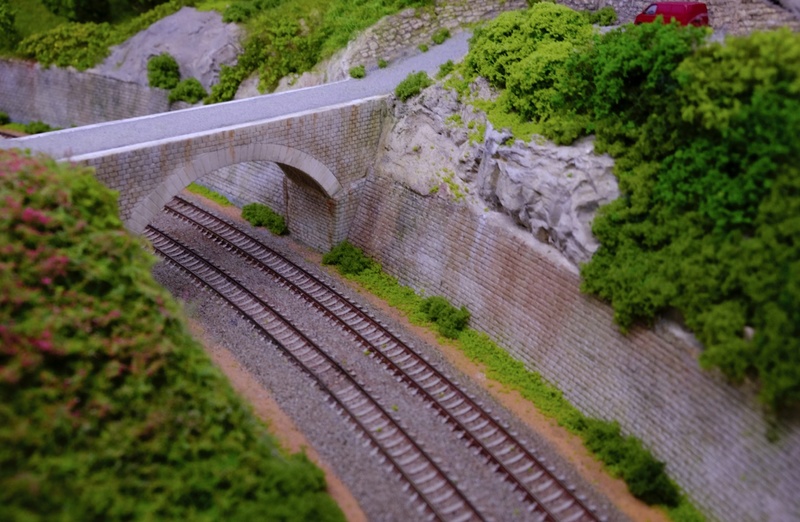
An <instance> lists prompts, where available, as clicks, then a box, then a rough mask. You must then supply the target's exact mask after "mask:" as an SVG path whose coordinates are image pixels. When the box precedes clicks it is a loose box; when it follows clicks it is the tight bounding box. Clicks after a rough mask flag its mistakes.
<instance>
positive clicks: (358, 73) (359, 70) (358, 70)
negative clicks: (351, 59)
mask: <svg viewBox="0 0 800 522" xmlns="http://www.w3.org/2000/svg"><path fill="white" fill-rule="evenodd" d="M366 75H367V70H366V69H365V68H364V66H363V65H356V66H355V67H351V68H350V77H351V78H355V79H356V80H360V79H361V78H364V77H365V76H366Z"/></svg>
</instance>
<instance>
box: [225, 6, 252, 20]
mask: <svg viewBox="0 0 800 522" xmlns="http://www.w3.org/2000/svg"><path fill="white" fill-rule="evenodd" d="M251 16H253V6H251V5H249V4H231V5H229V6H228V7H226V8H225V11H223V13H222V21H223V22H225V23H226V24H229V23H237V24H239V23H242V22H246V21H247V20H249V19H250V17H251Z"/></svg>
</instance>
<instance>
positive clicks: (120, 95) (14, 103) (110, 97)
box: [0, 59, 187, 128]
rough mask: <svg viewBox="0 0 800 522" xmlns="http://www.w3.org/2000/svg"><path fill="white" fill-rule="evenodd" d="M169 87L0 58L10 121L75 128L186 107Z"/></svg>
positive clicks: (0, 90) (2, 104) (1, 106)
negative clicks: (172, 101) (171, 100)
mask: <svg viewBox="0 0 800 522" xmlns="http://www.w3.org/2000/svg"><path fill="white" fill-rule="evenodd" d="M168 94H169V93H168V91H165V90H163V89H153V88H151V87H144V86H142V85H137V84H135V83H127V82H123V81H120V80H115V79H113V78H107V77H105V76H98V75H96V74H91V73H86V72H80V71H76V70H75V69H72V68H69V69H60V68H58V67H49V68H43V67H41V66H40V65H39V64H37V63H33V62H26V61H21V60H7V59H0V111H2V112H5V113H6V114H8V115H9V117H10V118H11V120H12V121H17V122H25V123H27V122H30V121H43V122H45V123H47V124H49V125H52V126H54V127H62V128H67V127H77V126H81V125H90V124H93V123H101V122H104V121H113V120H121V119H125V118H133V117H136V116H145V115H147V114H156V113H159V112H167V111H169V110H170V109H178V108H183V107H187V105H186V104H185V103H176V104H173V105H172V106H170V103H169V101H168V100H167V96H168Z"/></svg>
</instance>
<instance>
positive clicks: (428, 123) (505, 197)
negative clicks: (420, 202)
mask: <svg viewBox="0 0 800 522" xmlns="http://www.w3.org/2000/svg"><path fill="white" fill-rule="evenodd" d="M483 88H485V86H483ZM395 122H396V123H395V125H394V127H393V128H392V130H391V132H390V133H388V135H387V136H386V138H385V140H384V147H383V151H384V152H383V154H382V155H381V157H380V158H379V162H378V165H377V166H376V169H377V170H378V171H379V172H380V173H381V174H382V175H385V176H389V177H391V178H392V179H393V180H395V181H396V182H399V183H401V184H403V185H405V186H406V187H408V188H410V189H411V190H413V191H414V192H416V193H418V194H421V195H428V194H432V193H435V192H436V193H438V192H441V193H449V194H450V195H451V196H454V197H456V198H459V199H460V198H464V197H467V198H470V199H473V200H476V199H477V197H478V196H480V199H481V200H482V201H481V205H483V206H485V207H487V208H491V209H492V210H497V211H500V212H502V213H504V214H506V215H508V216H510V217H511V218H513V219H514V221H515V222H516V223H517V224H518V225H520V226H522V227H524V228H525V229H527V230H529V231H530V232H531V233H532V234H533V235H534V236H535V237H536V238H537V239H539V240H540V241H543V242H545V243H548V244H551V245H553V246H554V247H556V248H557V249H558V250H559V251H560V252H561V253H562V254H563V255H564V256H565V257H566V258H567V259H568V260H569V261H570V262H571V263H572V264H574V265H576V266H577V265H579V264H580V263H582V262H585V261H588V260H589V259H590V258H591V256H592V254H593V253H594V251H595V250H597V247H598V246H599V244H598V242H597V240H596V239H595V238H594V236H593V235H592V230H591V224H592V219H593V218H594V215H595V212H596V211H597V209H598V208H599V207H600V206H601V205H603V204H605V203H608V202H610V201H612V200H614V199H615V198H616V197H617V196H618V195H619V191H618V188H617V181H616V178H615V177H614V175H613V173H612V172H611V169H612V167H613V160H612V159H611V158H610V157H608V156H607V155H602V156H598V155H595V154H594V153H593V142H592V140H591V139H584V140H581V141H578V142H576V143H575V144H574V145H572V146H568V147H558V146H555V145H553V144H552V143H549V142H544V141H542V142H541V143H539V142H537V141H532V142H531V143H521V142H515V143H514V144H512V145H503V143H504V141H506V139H507V138H509V137H510V136H509V135H508V134H504V133H502V132H497V131H494V130H492V129H491V126H488V127H487V125H488V124H487V123H486V120H485V117H484V116H483V115H482V114H478V113H475V112H473V111H472V109H471V108H470V107H469V106H466V105H464V104H461V103H460V102H459V101H458V100H457V98H456V95H455V93H453V92H452V91H449V90H447V89H444V88H443V87H441V86H440V85H436V86H434V87H431V88H429V89H426V90H425V91H424V92H423V94H422V95H420V96H419V97H417V98H415V99H413V100H411V101H410V102H409V103H407V104H398V105H397V106H396V108H395ZM483 128H488V129H489V130H488V131H486V132H484V133H481V132H480V130H481V129H483ZM512 141H513V140H512Z"/></svg>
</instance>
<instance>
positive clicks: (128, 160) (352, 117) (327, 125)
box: [0, 96, 388, 250]
mask: <svg viewBox="0 0 800 522" xmlns="http://www.w3.org/2000/svg"><path fill="white" fill-rule="evenodd" d="M201 109H202V108H201ZM217 110H219V109H217ZM180 112H186V113H191V112H192V110H191V109H190V110H189V111H180ZM180 112H173V113H166V114H162V115H155V116H145V117H142V118H135V119H133V120H126V121H123V122H112V126H111V127H109V124H99V125H93V126H87V127H78V128H75V129H68V130H66V131H62V132H57V133H53V137H56V138H58V136H56V135H64V136H66V137H64V136H62V137H60V140H59V142H58V143H60V145H58V144H53V143H50V142H48V141H47V140H48V139H52V138H51V137H49V136H48V135H42V136H41V137H37V136H31V137H29V138H24V139H20V140H7V141H5V140H4V142H2V143H1V144H0V147H2V148H8V147H13V146H18V147H21V148H30V149H32V150H34V151H41V152H46V153H48V154H50V155H52V156H54V157H55V158H56V159H61V160H70V161H72V162H73V163H77V164H83V165H88V166H92V167H94V168H95V170H96V176H97V178H98V179H99V180H100V181H101V182H102V183H103V184H105V185H106V186H108V187H109V188H111V189H114V190H116V191H118V192H119V208H120V217H121V218H122V220H123V222H124V223H125V224H126V226H127V227H128V229H130V230H131V231H132V232H134V233H140V232H142V231H143V230H144V228H145V227H146V226H147V224H148V223H149V222H150V221H151V220H152V219H153V218H154V217H155V216H156V215H157V214H158V213H159V212H160V211H161V209H162V208H163V207H164V205H165V203H167V202H168V201H169V200H170V199H171V198H172V197H173V196H175V195H176V194H178V193H179V192H180V191H181V190H183V189H184V188H185V187H186V186H187V185H189V184H190V183H192V182H193V181H196V180H199V179H201V178H203V177H204V176H206V175H208V174H210V173H212V172H214V171H216V170H218V169H222V168H225V167H230V166H233V165H237V164H242V163H248V162H274V163H275V164H277V165H278V166H279V167H280V169H281V171H283V173H284V174H285V182H284V192H285V194H284V196H285V211H286V216H285V217H286V220H287V224H288V226H289V229H290V231H291V233H292V235H293V236H294V237H295V238H296V239H298V240H300V241H302V242H303V243H305V244H307V245H309V246H311V247H313V248H316V249H318V250H327V249H329V248H330V247H331V246H333V245H334V244H336V243H338V242H339V241H342V240H343V239H345V238H346V237H347V231H348V229H349V225H350V222H351V221H352V218H353V216H354V214H355V211H356V209H357V205H358V189H359V185H360V183H359V182H360V180H362V179H363V178H364V177H365V176H366V174H367V172H368V169H369V168H370V166H371V165H372V163H373V161H374V159H375V156H376V154H377V150H378V144H379V142H380V137H381V132H382V128H383V123H384V121H385V120H386V116H387V114H388V112H387V104H386V97H385V96H377V97H372V98H367V99H362V100H358V101H355V102H350V103H343V104H339V105H334V106H329V107H323V108H318V109H314V110H309V111H305V112H299V113H293V114H289V115H282V116H276V117H272V118H268V119H263V120H258V121H250V122H247V123H240V124H233V125H228V126H222V127H216V128H209V129H206V130H200V131H197V132H189V133H183V132H181V131H180V128H181V125H183V123H180V122H179V119H178V118H180V117H184V118H186V117H187V115H183V116H179V115H180ZM189 116H192V117H193V118H195V119H198V122H199V123H198V125H197V127H200V128H202V127H203V126H204V125H205V126H207V124H204V121H203V120H206V118H205V116H204V113H203V111H199V112H198V113H197V114H194V115H191V114H189ZM173 123H174V124H175V127H177V130H170V127H172V124H173ZM120 125H122V128H120V127H119V126H120ZM137 125H138V126H140V127H143V128H148V127H150V128H149V129H148V130H146V132H145V135H144V136H142V137H139V136H137V135H136V134H137ZM159 127H166V128H164V129H163V130H164V132H162V133H161V134H163V135H164V136H163V137H159V132H155V134H153V131H154V130H155V131H158V128H159ZM187 128H192V126H191V125H189V126H188V127H187ZM87 133H90V134H87ZM109 133H117V134H119V135H120V136H121V138H113V137H108V136H107V135H108V134H109ZM90 135H97V136H99V137H98V138H96V139H95V140H92V139H91V138H90V137H89V136H90ZM151 137H155V138H156V139H148V138H151ZM87 141H88V142H89V143H88V144H87V143H86V142H87ZM92 141H95V142H98V143H95V144H93V143H92ZM106 141H108V144H105V145H104V144H103V143H104V142H106ZM66 144H68V145H66ZM73 147H79V148H78V149H77V150H76V149H74V148H73ZM256 200H257V198H255V197H254V199H253V201H256Z"/></svg>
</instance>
